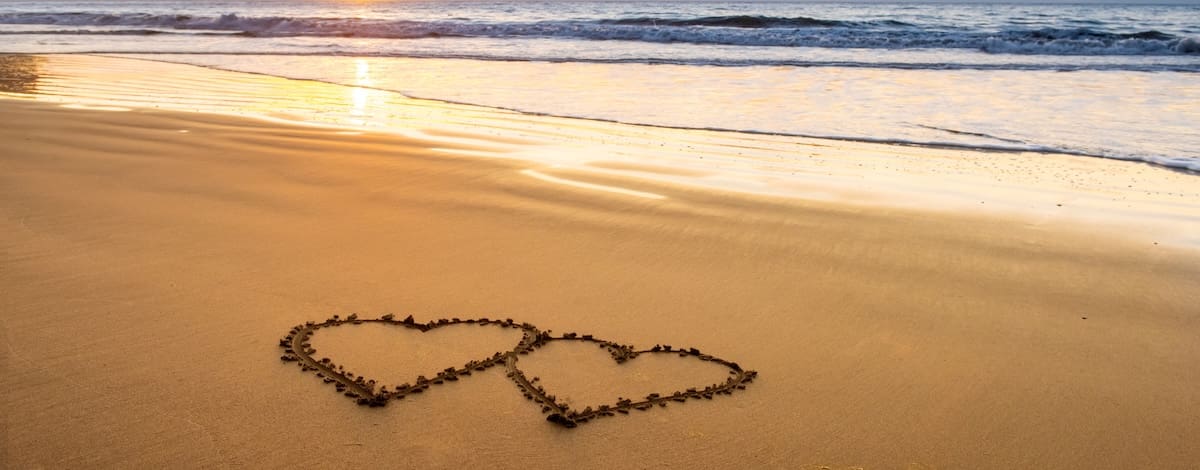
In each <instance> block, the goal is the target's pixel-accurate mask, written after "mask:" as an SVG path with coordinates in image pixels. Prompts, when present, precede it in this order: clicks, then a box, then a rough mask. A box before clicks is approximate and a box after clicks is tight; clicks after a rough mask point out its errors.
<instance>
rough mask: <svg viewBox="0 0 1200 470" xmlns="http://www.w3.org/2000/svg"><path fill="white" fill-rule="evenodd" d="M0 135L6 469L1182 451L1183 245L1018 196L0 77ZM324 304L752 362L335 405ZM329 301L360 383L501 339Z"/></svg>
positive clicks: (1068, 461) (493, 381) (566, 355)
mask: <svg viewBox="0 0 1200 470" xmlns="http://www.w3.org/2000/svg"><path fill="white" fill-rule="evenodd" d="M181 131H186V132H181ZM0 142H2V143H3V150H0V293H2V295H0V327H2V328H3V330H2V331H3V336H0V341H2V342H3V346H2V347H0V370H2V371H3V375H2V376H0V398H2V399H0V407H2V408H0V463H2V464H3V465H2V466H4V467H7V468H30V467H35V468H36V467H56V468H63V467H76V468H78V467H127V468H152V467H166V466H171V467H181V466H182V467H238V466H241V467H252V468H258V467H284V466H292V467H296V466H299V467H311V468H327V467H349V466H352V465H368V466H371V467H374V468H381V467H382V468H431V467H450V468H453V467H465V466H477V467H481V468H492V467H503V468H515V467H530V468H532V467H537V468H565V467H579V468H601V467H606V468H613V467H615V468H662V467H672V468H720V467H724V468H811V467H815V466H822V465H826V466H829V467H832V468H846V467H854V466H862V467H867V468H1028V467H1035V466H1036V467H1042V468H1131V467H1132V468H1136V467H1148V466H1153V467H1159V468H1194V467H1195V465H1196V464H1197V462H1200V446H1196V445H1195V436H1197V435H1200V407H1197V403H1200V373H1198V372H1197V370H1200V369H1197V367H1196V364H1200V342H1197V341H1196V338H1197V337H1198V333H1200V313H1198V311H1197V307H1196V306H1197V305H1200V289H1197V279H1200V262H1198V261H1200V258H1198V257H1197V256H1196V255H1195V253H1194V252H1189V251H1184V250H1181V249H1174V248H1170V249H1169V248H1167V247H1165V246H1160V245H1154V244H1152V243H1151V242H1149V241H1146V240H1129V239H1121V238H1117V237H1114V236H1111V235H1108V234H1107V233H1106V232H1105V231H1102V230H1094V229H1090V228H1089V227H1087V226H1083V227H1077V226H1070V225H1068V224H1056V223H1047V222H1045V221H1038V222H1036V223H1035V222H1031V221H1029V220H1023V219H1019V218H1000V217H980V216H972V215H968V214H965V213H964V214H951V213H946V212H937V213H933V212H920V211H913V210H905V209H899V208H894V207H883V206H881V207H876V208H871V207H864V206H863V205H861V204H856V205H842V204H838V203H835V202H805V201H803V200H792V199H782V198H768V197H756V196H747V195H736V194H731V193H722V192H716V191H711V190H703V189H695V188H692V189H689V188H687V187H682V186H675V185H670V184H667V183H653V182H648V181H646V180H635V179H629V180H618V179H614V178H608V179H603V180H601V179H589V177H588V176H587V175H585V174H577V173H573V172H557V173H556V172H555V171H554V170H553V169H552V168H535V170H534V171H537V172H538V173H537V174H539V175H544V176H548V177H550V178H552V179H539V178H531V177H529V175H528V173H526V174H522V171H527V170H530V167H529V165H528V164H520V163H518V162H514V161H503V160H495V159H490V160H487V159H478V158H468V157H450V156H447V153H446V152H443V151H439V152H433V151H431V150H430V148H431V147H438V148H443V149H445V148H447V147H454V145H456V144H453V143H447V142H445V141H433V140H422V139H419V138H412V137H399V136H389V135H380V134H373V133H367V134H363V135H347V134H345V133H339V132H337V131H336V130H331V129H322V128H314V127H300V126H289V125H285V124H282V123H272V122H265V121H261V120H250V119H244V118H237V117H229V116H218V115H212V114H200V113H179V112H166V111H153V110H145V109H134V110H132V111H127V112H111V111H97V110H85V109H69V108H64V107H61V106H57V105H53V104H46V103H36V102H26V101H20V100H0ZM460 147H466V144H461V145H460ZM465 150H472V149H465ZM553 178H558V179H560V180H561V179H569V180H570V181H578V182H583V183H587V184H604V185H608V186H613V187H620V188H621V189H626V190H629V191H636V192H642V193H647V194H656V195H661V196H664V197H663V198H661V199H654V198H647V197H637V196H636V195H631V194H627V193H620V192H611V191H597V190H595V189H596V188H595V187H588V186H586V185H583V186H570V185H563V184H555V183H554V182H553ZM349 312H358V313H359V314H360V315H363V316H372V317H373V316H377V315H380V314H383V313H387V312H396V313H398V314H400V315H401V316H403V315H405V314H409V313H411V314H414V315H415V316H417V317H418V319H421V320H429V319H433V318H437V317H450V316H460V317H463V318H467V317H481V316H487V317H492V318H498V317H499V318H502V317H512V318H515V319H517V320H519V321H527V322H530V323H533V324H535V325H537V326H538V327H539V328H542V329H544V330H545V329H549V330H554V331H555V332H566V331H578V332H581V333H592V334H595V335H596V336H597V337H600V338H604V339H609V340H613V341H618V342H621V343H627V344H633V345H636V346H640V347H648V346H650V345H653V344H655V343H671V344H676V345H679V346H695V347H698V348H700V349H702V350H704V351H706V352H711V353H712V354H716V355H718V356H720V357H722V358H726V359H729V360H732V361H737V362H738V363H740V364H742V365H743V366H745V367H747V368H753V369H756V370H757V371H759V373H760V377H759V379H758V380H757V381H755V382H754V383H753V384H751V385H750V386H749V387H748V389H747V390H745V391H742V392H739V393H735V394H733V395H732V396H724V397H718V398H716V399H714V400H712V401H707V400H704V401H689V402H687V403H684V404H677V405H672V406H668V407H666V408H662V409H657V408H656V409H654V410H651V411H649V412H645V413H640V414H633V415H630V416H618V417H616V418H609V419H603V420H599V421H596V422H593V423H588V424H587V425H585V426H581V427H579V428H577V429H571V430H567V429H563V428H560V427H558V426H554V425H551V424H549V423H547V422H546V421H544V415H542V414H541V413H540V412H539V409H538V408H537V407H536V406H533V405H531V404H530V403H529V402H527V401H526V400H525V399H523V398H522V397H521V395H520V393H519V392H518V391H517V390H516V388H515V387H514V386H513V384H512V382H510V381H509V380H508V379H507V378H506V377H505V375H504V370H503V368H492V369H489V370H487V371H486V372H480V373H476V374H474V375H472V376H471V377H469V378H468V379H465V380H460V381H458V382H456V383H454V384H453V385H452V386H442V387H439V388H437V389H435V390H431V391H430V393H424V394H421V395H420V396H415V397H410V398H407V399H405V400H403V401H400V402H394V403H392V404H391V405H389V406H387V407H385V408H366V407H359V406H356V405H355V404H354V403H353V402H352V401H351V400H348V399H346V398H345V397H343V396H342V395H340V394H338V393H335V392H334V391H333V389H332V387H330V386H329V385H326V384H323V383H321V380H320V379H318V378H317V377H315V376H314V375H312V374H303V373H301V372H299V371H298V369H297V368H296V367H294V366H292V365H288V364H283V363H281V362H280V360H279V359H278V358H279V354H280V347H279V345H278V340H279V338H280V337H281V336H283V335H284V334H285V333H286V332H287V331H288V328H290V327H291V326H293V325H296V324H298V323H303V322H304V321H307V320H321V319H324V318H326V317H328V316H329V315H330V314H342V315H345V314H346V313H349ZM1085 318H1086V319H1085ZM346 328H356V327H355V326H347V327H346ZM363 331H366V330H363ZM347 333H348V332H347V331H339V332H337V334H334V332H332V331H330V332H329V334H328V335H327V336H323V337H321V336H319V335H321V334H325V332H319V333H318V334H317V335H318V337H317V338H316V339H315V341H314V343H316V346H318V347H319V349H320V350H321V353H322V354H328V355H329V356H331V357H338V358H344V360H342V361H341V362H344V363H347V364H348V365H349V364H350V363H351V361H352V360H353V361H362V364H361V366H356V367H355V368H356V369H359V370H362V371H364V372H370V373H371V374H372V375H377V376H379V377H380V378H381V379H383V381H384V382H387V383H398V382H400V381H403V380H407V378H408V377H411V376H414V375H416V374H418V373H424V372H430V371H427V370H425V369H424V368H428V367H430V365H429V364H436V363H437V361H435V360H433V359H431V358H436V357H440V356H441V355H442V354H449V355H461V356H462V357H472V353H471V351H474V349H472V348H479V349H481V350H482V351H483V353H484V354H486V353H488V352H490V351H492V350H493V349H492V348H494V347H496V346H495V345H496V344H503V343H505V342H506V340H511V339H512V338H506V337H503V335H504V333H503V332H499V333H498V332H489V333H487V334H485V335H484V336H481V337H475V336H472V335H471V333H469V332H466V333H464V332H462V331H458V332H446V333H445V334H447V335H448V336H443V337H440V339H433V338H431V339H432V341H430V342H422V343H420V344H419V345H414V344H412V343H411V340H413V338H415V337H416V336H415V335H418V333H412V334H397V335H394V338H395V341H390V342H389V340H388V335H387V334H386V333H381V332H379V331H370V332H366V333H365V334H363V335H362V336H361V337H359V338H355V337H354V336H353V334H347ZM430 334H432V332H431V333H430ZM463 335H465V336H463ZM497 335H499V336H497ZM514 338H515V337H514ZM510 342H511V341H510ZM552 346H553V347H547V348H546V350H545V351H544V354H543V355H542V356H538V353H535V354H534V355H531V356H528V357H527V359H528V366H529V368H530V369H531V370H534V369H536V370H537V374H538V375H540V376H541V377H542V379H543V380H544V381H546V382H547V383H550V382H552V381H553V383H554V384H555V386H558V387H561V388H562V390H564V394H568V395H571V399H572V400H574V401H576V402H579V403H584V402H588V401H590V400H596V399H599V398H597V397H605V396H609V397H613V398H615V396H616V395H619V394H624V393H645V392H649V391H657V390H659V389H660V388H666V389H674V388H676V387H679V386H683V385H680V384H685V385H686V384H688V383H690V382H691V381H695V382H697V384H698V385H701V386H703V385H705V384H707V383H710V381H711V380H712V379H711V378H710V377H708V375H706V374H708V373H710V372H712V371H710V370H706V369H704V367H703V365H701V366H699V367H693V366H696V364H690V365H688V366H686V367H675V366H674V365H672V364H671V362H670V361H665V360H655V361H648V362H647V363H646V364H641V365H638V364H637V363H636V361H635V362H633V363H630V364H626V365H622V366H617V365H615V364H613V363H611V362H610V361H608V362H606V361H604V360H601V359H605V358H606V357H607V356H605V355H603V351H602V350H599V349H589V350H590V351H594V352H592V353H591V354H597V355H600V356H597V357H587V354H588V351H589V350H584V349H580V348H578V347H575V345H572V344H565V343H564V344H561V345H560V344H553V345H552ZM560 346H561V347H560ZM439 350H441V351H446V353H442V352H439ZM464 351H467V352H466V353H464ZM408 357H415V358H418V359H419V360H415V361H412V363H400V361H403V360H404V359H405V358H408ZM447 357H448V356H447ZM462 357H453V358H451V359H452V360H455V361H460V360H462ZM522 360H526V359H525V358H523V359H522ZM651 362H652V363H651ZM451 365H459V364H445V365H444V366H442V367H445V366H451ZM627 366H629V367H627ZM440 368H441V367H438V369H440ZM584 368H590V369H594V370H595V372H594V373H592V374H589V373H583V372H581V371H582V370H584ZM434 371H436V370H434ZM716 372H717V373H718V375H719V373H720V372H721V371H719V370H718V371H716ZM623 375H624V376H627V377H629V378H628V380H621V377H622V376H623ZM385 376H386V377H385ZM393 376H402V377H397V378H393ZM614 382H615V383H614ZM609 387H611V388H609ZM606 390H608V391H610V393H605V391H606Z"/></svg>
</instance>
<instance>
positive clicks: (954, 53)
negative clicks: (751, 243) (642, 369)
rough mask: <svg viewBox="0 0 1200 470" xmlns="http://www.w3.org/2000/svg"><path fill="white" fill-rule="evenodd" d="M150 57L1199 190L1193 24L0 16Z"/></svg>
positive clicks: (714, 6) (568, 5)
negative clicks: (1155, 179)
mask: <svg viewBox="0 0 1200 470" xmlns="http://www.w3.org/2000/svg"><path fill="white" fill-rule="evenodd" d="M4 52H9V53H102V54H122V55H129V54H135V55H137V57H141V58H147V59H152V60H166V61H173V62H185V63H192V64H197V65H204V66H209V67H215V68H221V69H229V70H239V71H247V72H255V73H263V74H270V75H277V76H284V77H289V78H301V79H312V80H320V81H327V82H333V83H340V84H346V85H351V86H357V87H365V88H376V89H382V90H391V91H396V92H400V93H403V94H406V95H409V96H414V97H421V98H431V99H439V100H446V101H453V102H460V103H470V104H478V105H484V106H493V107H501V108H506V109H513V110H519V111H524V112H530V113H539V114H550V115H559V116H572V117H583V118H590V119H601V120H609V121H618V122H628V123H636V124H646V125H654V126H668V127H685V128H703V129H724V130H735V131H742V132H754V133H768V134H785V135H799V136H809V137H826V138H835V139H848V140H862V141H873V142H885V143H895V144H902V145H927V146H938V147H951V148H954V147H961V148H968V149H990V150H1000V151H1031V152H1034V153H1031V154H1030V156H1029V158H1037V156H1038V153H1037V152H1063V153H1070V154H1075V155H1079V156H1080V157H1081V158H1083V157H1103V158H1114V159H1121V160H1129V161H1131V162H1134V163H1141V164H1151V165H1157V166H1162V167H1166V168H1171V169H1175V170H1179V171H1191V172H1196V171H1200V5H1196V4H1192V5H1116V4H1096V5H1079V4H1071V5H1066V4H1061V5H1032V4H917V3H798V2H787V1H780V2H770V3H741V2H738V3H732V2H709V1H689V2H677V1H661V2H645V1H636V2H635V1H604V2H580V1H560V2H540V1H513V0H508V1H439V2H409V1H400V2H397V1H386V0H385V1H370V0H356V1H350V0H342V1H317V0H259V1H253V2H247V1H237V2H234V1H213V0H196V1H153V0H131V1H120V0H108V1H99V0H97V1H80V0H49V1H47V0H42V1H7V2H3V3H0V53H4Z"/></svg>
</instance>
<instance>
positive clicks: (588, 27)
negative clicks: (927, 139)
mask: <svg viewBox="0 0 1200 470" xmlns="http://www.w3.org/2000/svg"><path fill="white" fill-rule="evenodd" d="M0 24H9V25H54V26H71V27H108V28H112V27H129V28H130V30H131V31H140V32H142V33H144V34H158V33H162V32H165V31H189V30H208V31H230V32H232V33H235V34H239V35H242V36H246V37H305V36H313V37H361V38H394V39H415V38H427V37H488V38H567V39H589V40H626V41H643V42H653V43H673V42H678V43H691V44H714V45H733V46H779V47H820V48H868V49H913V48H949V49H973V50H979V51H982V52H986V53H995V54H1028V55H1095V56H1106V55H1141V56H1155V55H1185V54H1187V55H1190V54H1200V37H1185V36H1177V35H1173V34H1169V33H1164V32H1160V31H1155V30H1147V31H1140V32H1135V33H1117V32H1108V31H1104V30H1101V29H1095V28H1074V29H1061V28H1040V29H1009V30H1002V31H971V30H963V29H961V28H955V27H953V26H946V27H944V28H929V27H925V28H922V27H917V26H915V25H911V24H908V23H903V22H899V21H890V20H882V21H837V20H826V19H820V18H809V17H803V16H800V17H772V16H746V15H740V16H712V17H699V18H650V17H636V18H613V19H602V20H590V21H579V20H574V21H538V22H476V21H470V20H446V21H407V20H372V19H359V18H318V17H300V18H292V17H278V16H267V17H251V16H239V15H235V14H226V15H220V16H192V15H154V14H143V13H138V14H119V15H117V14H105V13H84V12H79V13H5V14H0ZM151 31H152V32H151ZM31 34H35V33H31ZM36 34H81V32H80V31H79V30H71V29H63V30H61V31H58V32H38V33H36ZM96 34H101V33H96ZM108 34H121V33H111V32H110V33H108ZM125 34H140V33H125Z"/></svg>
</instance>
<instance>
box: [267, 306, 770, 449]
mask: <svg viewBox="0 0 1200 470" xmlns="http://www.w3.org/2000/svg"><path fill="white" fill-rule="evenodd" d="M363 323H383V324H388V325H395V326H400V327H404V328H410V329H415V330H418V331H420V332H422V333H424V332H427V331H430V330H433V329H437V328H441V327H444V326H450V325H458V324H477V325H484V326H486V325H495V326H500V327H504V328H516V329H520V330H521V331H522V336H521V341H520V342H519V343H517V345H516V346H515V347H514V348H513V349H511V350H509V351H507V352H505V351H496V352H495V353H494V354H492V355H491V356H489V357H487V358H485V359H481V360H471V361H468V362H467V363H466V364H465V365H463V366H462V367H457V368H456V367H447V368H446V369H443V370H442V371H439V372H438V373H437V374H436V375H435V376H434V377H433V378H432V379H430V378H426V377H425V376H424V375H418V376H417V378H416V379H414V380H413V383H404V384H401V385H397V386H396V387H395V389H394V390H388V389H386V388H382V389H380V390H376V389H375V387H376V381H375V380H373V379H368V378H366V377H363V376H360V375H355V374H354V373H353V372H351V371H348V370H346V369H345V367H343V366H340V365H338V364H336V363H334V362H333V360H331V359H329V358H328V357H322V358H321V359H315V358H314V357H313V354H315V353H316V352H317V350H316V349H314V348H313V347H312V345H311V343H310V339H311V337H312V335H313V333H315V332H316V331H317V330H319V329H322V328H330V327H335V326H343V325H361V324H363ZM552 341H583V342H591V343H594V344H596V345H598V346H599V347H600V348H602V349H606V350H607V351H608V353H609V354H610V355H611V356H612V358H613V360H615V361H616V362H617V364H623V363H625V362H627V361H629V360H632V359H636V358H637V357H638V356H640V355H643V354H678V355H679V356H681V357H687V356H694V357H696V358H697V359H699V360H702V361H707V362H715V363H717V364H720V365H722V366H725V367H726V368H728V369H729V375H730V377H728V378H727V379H726V380H725V382H722V383H714V384H711V385H708V386H706V387H704V388H702V389H701V388H698V387H693V388H688V389H686V390H679V391H675V392H671V393H668V394H659V393H651V394H649V395H647V396H646V397H645V398H643V399H640V400H638V401H633V400H632V399H627V398H623V397H618V400H617V401H616V402H615V403H612V404H600V405H597V408H596V409H592V408H591V406H588V407H586V408H585V409H583V410H572V409H571V408H570V407H569V406H568V405H567V404H566V403H563V402H560V401H558V399H557V397H556V396H555V395H554V394H552V393H550V392H549V391H547V390H545V388H543V387H542V386H540V385H535V384H534V382H536V381H537V380H536V379H535V380H530V379H529V378H528V376H526V375H525V372H524V371H522V370H521V369H520V367H518V365H517V363H518V362H519V356H521V355H527V354H530V353H532V352H535V351H536V350H537V349H538V348H540V347H542V346H545V345H546V344H548V343H550V342H552ZM279 346H280V347H281V348H283V350H284V354H283V355H282V356H280V360H282V361H284V362H295V363H297V365H298V366H299V367H300V369H301V370H302V371H304V372H309V371H312V372H314V373H315V374H316V375H317V377H319V378H321V379H322V381H323V382H325V383H327V384H333V385H334V388H335V389H336V390H337V391H338V392H340V393H342V394H343V395H346V396H347V397H349V398H351V399H353V400H354V401H355V402H356V403H358V404H359V405H363V406H369V407H381V406H386V405H387V404H388V402H389V401H391V400H401V399H403V398H404V397H406V396H408V395H410V394H414V393H423V392H424V391H425V390H428V389H429V387H430V386H432V385H439V384H443V383H445V382H454V381H457V380H459V378H461V377H465V376H470V375H471V372H479V371H484V370H487V369H488V368H491V367H493V366H496V365H498V364H500V363H501V362H503V363H504V366H505V369H506V374H507V376H508V378H509V379H510V380H512V381H513V383H514V384H516V386H517V388H518V389H520V390H521V393H522V395H524V396H525V398H526V399H527V400H530V401H533V402H535V403H537V404H538V405H540V406H541V408H542V413H548V416H547V417H546V421H548V422H551V423H554V424H558V425H560V426H563V427H565V428H574V427H577V426H578V425H580V424H583V423H587V422H589V421H592V420H595V419H598V418H603V417H610V416H616V415H617V414H629V412H630V411H632V410H639V411H647V410H649V409H651V408H654V406H655V405H658V406H660V407H665V406H667V404H668V403H669V402H671V401H675V402H681V403H682V402H686V401H687V400H689V399H701V398H703V399H708V400H711V399H713V398H714V397H716V396H719V395H732V394H733V392H735V391H737V390H744V389H745V388H746V386H747V385H748V384H750V383H751V382H753V381H754V379H755V378H756V377H757V376H758V373H757V372H755V371H753V370H745V369H743V368H742V367H741V365H739V364H738V363H736V362H733V361H728V360H725V359H721V358H719V357H716V356H713V355H711V354H706V353H703V352H701V351H700V350H698V349H696V348H674V347H672V346H670V345H663V344H656V345H654V347H652V348H650V349H644V350H635V349H634V347H633V346H630V345H625V344H620V343H617V342H613V341H608V340H602V339H598V338H596V337H594V336H592V335H587V334H577V333H566V334H563V335H561V336H552V335H551V334H550V331H548V330H547V331H545V332H543V331H540V330H538V328H537V327H535V326H533V325H532V324H529V323H524V322H522V323H518V322H516V321H514V320H513V319H511V318H506V319H504V320H495V319H489V318H477V319H465V320H464V319H459V318H451V319H446V318H442V319H438V320H431V321H429V322H426V323H418V322H417V321H415V320H414V319H413V317H412V315H409V316H407V317H406V318H404V319H403V320H396V318H395V316H394V315H392V314H387V315H384V316H382V317H380V318H377V319H360V318H358V315H357V314H351V315H349V316H347V317H346V318H341V317H339V316H338V315H333V316H332V317H330V318H329V319H327V320H325V321H323V322H321V323H316V322H313V321H308V322H305V323H304V324H302V325H296V326H294V327H292V329H291V330H289V331H288V334H287V336H284V337H283V338H282V339H280V340H279Z"/></svg>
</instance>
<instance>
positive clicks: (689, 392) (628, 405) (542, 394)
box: [505, 333, 758, 428]
mask: <svg viewBox="0 0 1200 470" xmlns="http://www.w3.org/2000/svg"><path fill="white" fill-rule="evenodd" d="M552 341H579V342H586V343H592V344H595V345H597V346H599V347H600V348H602V349H605V350H607V351H608V353H609V355H611V356H612V359H613V360H614V361H616V363H617V364H624V363H627V362H629V361H632V360H634V359H637V358H638V357H642V356H647V355H656V354H662V355H673V356H674V355H678V356H680V357H693V358H695V359H697V360H700V361H706V362H712V363H715V364H719V365H721V366H724V367H725V368H727V369H728V370H729V375H728V377H727V378H726V379H725V380H724V381H723V382H720V383H712V384H709V385H698V386H695V387H689V388H687V389H685V390H678V391H675V392H669V393H666V394H663V393H650V394H648V395H646V396H645V397H644V398H637V399H632V398H624V397H616V398H613V399H612V402H610V403H607V404H600V405H596V407H595V408H594V409H593V408H592V407H591V406H587V407H585V408H584V409H582V410H578V409H571V407H570V405H568V404H567V403H566V402H565V401H564V400H560V399H559V398H558V397H557V396H556V395H554V394H553V393H552V392H551V391H549V390H546V389H545V388H544V387H543V386H542V385H540V384H537V383H536V382H538V381H539V380H538V378H537V377H534V378H530V377H529V376H528V375H527V374H526V373H525V371H523V370H521V368H520V367H519V366H518V362H519V359H518V357H517V355H510V356H508V359H507V360H506V361H505V367H506V368H507V369H508V376H509V378H511V379H512V380H513V382H515V383H516V384H517V387H518V388H519V389H520V390H521V393H522V394H524V395H525V398H526V399H528V400H530V401H533V402H535V403H537V404H539V405H541V407H542V412H543V413H549V416H547V417H546V420H547V421H550V422H552V423H557V424H560V425H563V426H566V427H568V428H573V427H576V426H577V425H579V424H581V423H586V422H588V421H590V420H593V419H597V418H603V417H608V416H616V415H617V414H629V412H630V411H633V410H639V411H646V410H649V409H651V408H653V407H654V406H655V405H658V406H660V407H665V406H667V404H668V403H669V402H672V401H674V402H680V403H682V402H685V401H687V400H688V399H701V398H703V399H707V400H712V399H713V398H714V397H716V396H719V395H731V394H733V392H734V391H735V390H744V389H745V388H746V384H748V383H750V382H752V381H753V380H754V377H756V376H757V375H758V373H757V372H754V371H748V370H743V369H742V367H741V366H740V365H738V363H736V362H730V361H726V360H724V359H721V358H718V357H714V356H712V355H710V354H705V353H702V352H700V350H698V349H696V348H675V347H672V346H670V345H654V347H652V348H649V349H645V350H640V351H639V350H636V349H635V348H634V347H633V346H629V345H624V344H619V343H614V342H612V341H606V340H602V339H597V338H595V337H593V336H592V335H580V334H576V333H567V334H565V335H562V336H557V337H552V336H549V335H548V334H545V333H543V334H541V335H540V336H539V337H538V341H536V342H534V343H533V346H534V348H535V349H536V348H541V347H542V346H544V345H546V344H548V343H550V342H552Z"/></svg>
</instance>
